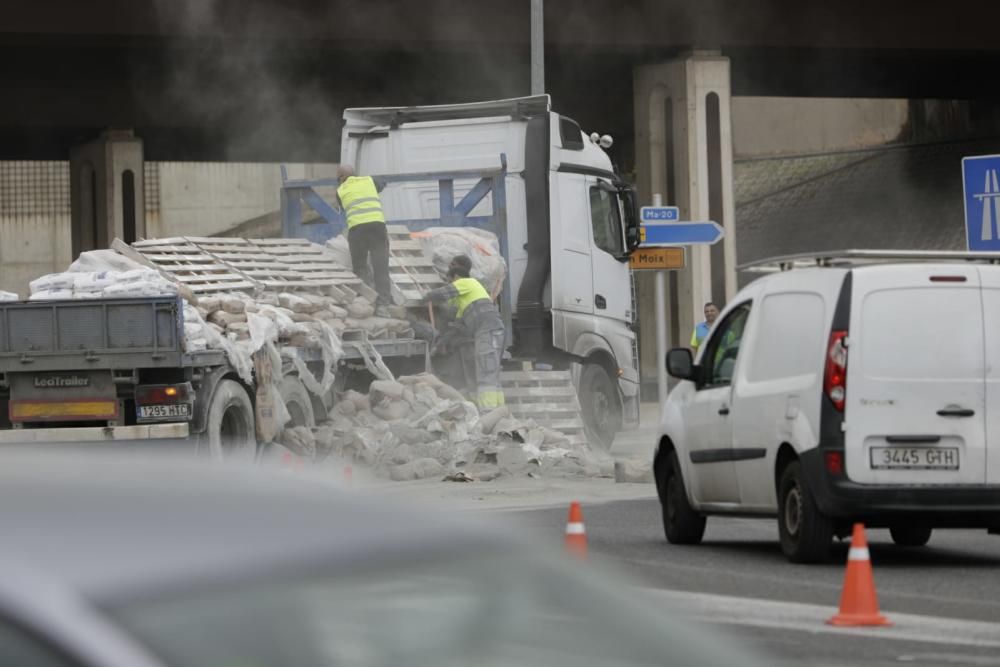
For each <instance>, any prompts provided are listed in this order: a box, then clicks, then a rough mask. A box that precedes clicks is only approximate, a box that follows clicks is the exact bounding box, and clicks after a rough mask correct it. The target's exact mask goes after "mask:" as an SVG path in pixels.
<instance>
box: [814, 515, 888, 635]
mask: <svg viewBox="0 0 1000 667" xmlns="http://www.w3.org/2000/svg"><path fill="white" fill-rule="evenodd" d="M827 623H829V624H830V625H892V622H891V621H890V620H889V619H888V618H886V617H885V616H883V615H882V614H880V613H879V612H878V595H876V593H875V579H874V578H873V577H872V562H871V558H870V557H869V555H868V540H866V539H865V526H864V524H860V523H856V524H854V534H853V535H852V536H851V548H850V550H849V551H848V552H847V574H845V575H844V591H843V593H841V595H840V612H839V613H837V614H836V615H835V616H834V617H833V618H831V619H830V620H828V621H827Z"/></svg>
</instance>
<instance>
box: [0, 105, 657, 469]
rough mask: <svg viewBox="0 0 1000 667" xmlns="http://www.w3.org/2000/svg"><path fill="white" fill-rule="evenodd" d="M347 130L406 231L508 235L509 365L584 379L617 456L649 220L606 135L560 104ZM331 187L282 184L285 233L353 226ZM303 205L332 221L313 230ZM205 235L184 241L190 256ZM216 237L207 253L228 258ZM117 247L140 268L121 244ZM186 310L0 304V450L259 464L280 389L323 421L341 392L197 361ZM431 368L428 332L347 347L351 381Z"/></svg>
mask: <svg viewBox="0 0 1000 667" xmlns="http://www.w3.org/2000/svg"><path fill="white" fill-rule="evenodd" d="M344 120H345V124H344V129H343V137H342V155H341V161H342V162H345V163H350V164H352V165H354V167H355V169H356V171H357V173H359V174H362V175H365V174H367V175H380V176H382V177H383V179H384V180H386V181H387V182H388V183H389V185H388V187H387V188H386V189H385V191H384V192H383V202H384V207H385V210H386V212H387V214H388V216H389V217H390V218H392V219H393V220H394V221H396V222H402V223H404V224H405V225H406V227H407V229H411V230H414V231H416V230H419V229H422V228H426V227H429V226H438V225H443V226H461V225H469V224H471V225H477V226H483V227H486V228H488V229H491V230H493V231H494V232H496V233H497V235H498V237H499V239H500V245H501V249H502V253H503V254H504V257H505V259H506V261H507V264H508V267H509V270H508V275H507V279H506V283H505V285H504V289H503V290H502V292H501V294H500V305H501V310H502V312H503V315H504V317H505V320H506V321H507V323H508V325H509V326H508V332H509V341H508V342H509V351H510V356H511V361H512V362H518V361H525V360H527V361H530V362H531V363H532V364H533V365H534V367H535V368H552V369H557V370H558V369H563V370H566V369H569V370H572V371H573V377H574V382H575V385H576V387H577V391H578V395H579V398H580V404H581V412H582V414H583V416H584V420H585V422H586V425H587V429H588V434H589V435H590V437H591V440H592V441H594V442H596V443H601V444H604V445H605V446H607V445H610V443H611V441H612V440H613V438H614V435H615V433H616V432H617V431H618V430H620V429H621V428H622V427H623V426H630V425H634V424H637V422H638V399H639V377H638V354H637V346H636V337H635V333H634V331H633V330H632V323H633V320H634V317H635V308H636V306H635V303H634V301H633V294H634V292H633V290H632V285H631V274H630V270H629V266H628V255H629V252H630V251H631V250H632V249H633V248H634V247H635V246H636V245H637V244H638V237H639V233H638V211H637V207H636V198H635V194H634V191H633V190H632V188H631V186H629V185H628V184H627V183H625V182H623V181H622V180H621V178H620V177H619V176H618V175H617V174H616V173H615V171H614V169H613V167H612V163H611V160H610V158H609V156H608V154H607V153H606V152H605V150H604V147H606V146H607V145H609V140H608V139H607V138H601V137H596V136H593V135H587V134H585V133H584V132H583V131H582V130H581V128H580V127H579V125H578V124H577V123H575V122H574V121H573V120H571V119H569V118H566V117H565V116H561V115H559V114H558V113H556V112H554V111H552V110H551V107H550V101H549V98H548V96H535V97H526V98H516V99H509V100H500V101H494V102H483V103H475V104H459V105H445V106H429V107H405V108H404V107H384V108H369V109H348V110H347V111H345V113H344ZM602 144H603V145H602ZM331 185H336V182H335V181H334V182H329V181H312V182H305V181H288V180H287V179H286V182H285V183H284V186H283V189H282V197H281V200H282V227H283V233H284V235H285V236H286V237H289V238H291V237H305V238H306V239H309V240H312V241H324V240H328V239H330V238H332V237H333V236H335V235H336V234H339V233H340V232H341V231H342V230H343V228H344V221H343V217H342V215H341V214H340V213H339V212H338V211H337V210H335V208H334V207H332V206H331V205H330V204H329V203H328V202H327V201H325V200H324V193H326V195H327V196H328V192H329V191H328V189H327V190H324V188H329V186H331ZM303 203H305V204H306V205H308V206H309V207H311V208H312V209H313V210H314V211H315V212H316V213H318V214H319V216H320V219H319V224H317V223H315V222H308V221H304V220H303V216H302V213H303V210H304V207H303ZM307 222H308V224H307ZM202 241H205V242H208V241H209V239H201V240H199V239H182V240H181V242H183V243H185V244H187V245H185V246H184V248H191V247H193V246H198V245H199V244H200V243H202ZM215 241H217V240H215ZM215 241H213V243H212V244H208V245H206V247H208V248H210V249H211V248H218V246H217V245H216V244H215ZM157 243H158V244H159V243H161V242H159V241H157ZM243 243H246V241H243ZM191 244H193V246H192V245H191ZM116 250H117V251H118V252H120V253H122V254H124V255H126V256H128V257H130V258H132V259H141V258H140V257H139V256H138V253H136V252H133V251H132V250H130V249H129V248H128V247H127V246H125V245H124V244H118V245H117V246H116ZM175 250H177V249H176V248H175ZM224 256H225V253H224V252H222V251H215V250H213V251H212V252H210V253H209V256H208V262H209V263H210V264H211V265H218V266H221V267H222V268H224V269H225V270H226V271H229V272H231V273H232V274H236V278H237V279H238V280H240V281H245V282H248V283H250V284H251V285H252V284H254V281H253V279H252V278H251V277H250V274H249V273H246V272H244V269H243V268H241V267H242V266H243V265H242V264H236V263H229V264H227V263H226V261H225V260H224V259H222V258H223V257H224ZM176 258H177V262H173V263H174V264H177V266H175V268H179V269H180V270H179V271H176V272H175V275H174V276H173V279H174V280H175V281H176V282H179V283H180V284H181V285H182V286H183V285H184V284H185V281H186V280H188V279H189V277H190V276H189V275H187V274H185V273H184V271H186V270H188V269H189V268H190V269H191V270H197V267H196V266H195V264H194V262H196V261H200V260H199V258H196V257H192V256H191V255H190V250H185V251H183V252H178V254H177V255H176ZM178 262H179V264H178ZM321 264H322V262H321ZM199 266H204V265H199ZM269 266H270V268H268V271H271V270H273V269H274V266H273V265H269ZM278 268H279V269H281V270H280V271H277V273H278V274H282V275H285V274H289V273H294V270H293V269H294V267H293V266H291V265H288V264H286V265H283V266H279V267H278ZM316 268H317V267H316V266H312V267H311V269H310V270H313V269H316ZM318 268H319V269H320V270H326V269H325V268H324V267H323V266H320V267H318ZM247 271H248V270H247ZM161 272H164V270H163V269H162V267H161ZM311 275H315V274H311ZM168 277H169V276H168ZM435 279H436V280H440V278H439V277H437V278H435ZM258 287H259V285H258ZM250 291H251V292H252V290H250ZM410 305H412V304H410ZM183 311H184V304H183V300H182V299H181V298H179V297H176V296H175V297H166V296H165V297H142V298H132V299H106V298H102V299H88V300H79V301H51V302H46V301H29V302H6V303H0V444H2V443H31V442H87V441H92V442H105V441H116V440H128V441H141V440H146V441H157V442H159V441H161V440H162V441H171V442H182V443H188V442H193V443H195V444H196V446H197V448H198V449H199V450H200V451H203V452H205V453H206V454H208V455H211V456H213V457H215V458H253V457H254V456H256V455H258V454H259V453H260V449H261V447H260V445H261V444H262V442H261V441H264V440H265V438H262V437H261V434H259V433H258V429H257V425H258V422H259V420H260V418H261V417H262V415H261V409H262V406H263V405H266V403H267V401H266V400H262V399H264V397H265V394H266V392H267V391H270V390H271V389H268V388H273V387H275V386H277V387H278V389H279V390H280V396H281V399H282V401H283V403H284V404H285V405H286V406H287V408H288V412H289V415H290V416H291V418H292V423H293V424H295V425H304V426H312V425H314V424H315V422H316V421H317V419H316V417H317V415H322V414H325V411H326V410H328V409H329V408H330V407H331V406H332V404H333V401H334V400H335V398H334V397H335V391H333V390H331V391H327V392H324V393H323V394H322V395H319V394H317V393H316V392H315V391H313V390H311V389H310V387H309V386H307V385H309V384H310V383H307V382H303V378H302V377H300V374H301V373H302V372H303V370H302V369H303V365H302V363H291V362H290V361H289V360H288V359H284V358H283V361H282V364H281V368H280V369H277V368H273V367H272V368H270V369H269V370H270V372H271V373H273V374H275V375H277V382H276V383H272V382H267V383H263V384H261V383H260V378H259V377H257V375H259V371H260V369H259V368H258V369H256V370H257V374H256V375H255V376H254V377H253V378H251V379H249V380H248V379H247V378H246V376H245V374H241V373H239V372H238V371H237V369H236V368H234V366H233V364H232V363H231V361H230V360H229V359H227V356H226V354H225V353H224V352H222V351H220V350H214V349H209V350H203V351H199V352H189V351H186V350H185V349H184V344H183V340H184V338H183V333H182V332H183V330H184V317H183ZM296 354H297V355H298V358H299V361H300V362H304V363H305V367H306V368H307V369H308V371H309V372H311V373H313V374H314V376H315V377H320V376H322V375H323V374H324V373H323V364H324V361H323V359H321V358H320V355H319V352H318V351H317V350H314V349H305V348H303V349H301V350H298V351H297V352H296ZM428 357H429V349H428V344H427V342H426V341H424V340H420V339H418V338H416V337H401V338H400V337H397V338H394V339H387V340H367V339H365V340H363V341H354V342H351V343H349V342H348V341H346V340H345V341H344V356H343V359H341V360H340V366H339V368H338V371H340V372H341V375H342V376H348V375H350V374H351V373H350V372H348V371H352V370H357V369H362V368H368V369H371V370H373V371H374V370H377V368H376V366H381V365H382V364H381V363H380V362H381V361H384V366H382V367H389V368H394V369H404V371H405V372H414V371H419V370H422V369H424V368H426V367H427V361H428ZM373 359H374V360H375V362H374V363H373ZM336 386H337V385H335V386H334V388H336Z"/></svg>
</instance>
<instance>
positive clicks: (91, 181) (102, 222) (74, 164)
mask: <svg viewBox="0 0 1000 667" xmlns="http://www.w3.org/2000/svg"><path fill="white" fill-rule="evenodd" d="M69 166H70V202H71V208H72V216H71V220H72V227H71V231H72V250H73V257H74V258H75V257H76V256H77V255H79V254H80V253H81V252H83V251H85V250H95V249H100V248H107V247H108V246H110V245H111V242H112V241H113V240H114V239H116V238H120V239H122V240H124V241H126V242H132V241H134V240H136V239H138V238H142V237H145V236H146V202H145V197H144V192H145V190H144V182H143V152H142V140H141V139H139V138H137V137H135V136H134V135H133V134H132V131H131V130H109V131H106V132H103V133H101V136H100V137H99V138H98V139H96V140H94V141H91V142H89V143H86V144H82V145H80V146H76V147H74V148H73V149H72V150H71V151H70V158H69Z"/></svg>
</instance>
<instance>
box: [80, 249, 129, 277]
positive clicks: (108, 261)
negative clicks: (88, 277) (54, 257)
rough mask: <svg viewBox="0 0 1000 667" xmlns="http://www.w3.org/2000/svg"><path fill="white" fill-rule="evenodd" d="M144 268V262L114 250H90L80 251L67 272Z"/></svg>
mask: <svg viewBox="0 0 1000 667" xmlns="http://www.w3.org/2000/svg"><path fill="white" fill-rule="evenodd" d="M142 268H145V267H143V265H142V264H139V263H138V262H136V261H134V260H131V259H129V258H128V257H125V256H124V255H120V254H118V253H117V252H116V251H114V250H88V251H87V252H82V253H80V256H79V257H77V259H76V261H75V262H73V263H72V264H70V265H69V268H68V269H66V272H67V273H88V272H101V271H131V270H133V269H142Z"/></svg>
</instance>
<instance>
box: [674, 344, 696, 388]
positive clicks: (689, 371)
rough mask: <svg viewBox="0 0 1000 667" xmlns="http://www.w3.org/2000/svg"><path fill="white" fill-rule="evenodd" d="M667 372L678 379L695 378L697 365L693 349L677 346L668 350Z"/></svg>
mask: <svg viewBox="0 0 1000 667" xmlns="http://www.w3.org/2000/svg"><path fill="white" fill-rule="evenodd" d="M667 373H669V374H670V375H672V376H673V377H675V378H677V379H678V380H694V379H695V366H694V359H693V358H692V357H691V350H689V349H687V348H686V347H675V348H674V349H672V350H670V351H669V352H667Z"/></svg>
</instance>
